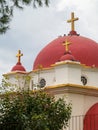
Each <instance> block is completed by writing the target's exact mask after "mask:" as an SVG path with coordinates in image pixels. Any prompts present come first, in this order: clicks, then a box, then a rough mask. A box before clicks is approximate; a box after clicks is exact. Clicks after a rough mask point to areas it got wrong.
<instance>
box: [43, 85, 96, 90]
mask: <svg viewBox="0 0 98 130" xmlns="http://www.w3.org/2000/svg"><path fill="white" fill-rule="evenodd" d="M61 87H77V88H84V89H93V90H98V87H95V86H86V85H85V86H84V85H79V84H70V83H67V84H59V85H54V86H47V87H45V89H51V88H52V89H55V88H61Z"/></svg>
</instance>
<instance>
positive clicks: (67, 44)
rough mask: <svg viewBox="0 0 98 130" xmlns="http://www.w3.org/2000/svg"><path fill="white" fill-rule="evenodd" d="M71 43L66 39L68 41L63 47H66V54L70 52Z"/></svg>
mask: <svg viewBox="0 0 98 130" xmlns="http://www.w3.org/2000/svg"><path fill="white" fill-rule="evenodd" d="M70 44H71V43H70V42H69V41H68V40H67V39H66V41H65V42H64V43H63V46H65V50H66V52H68V51H69V45H70Z"/></svg>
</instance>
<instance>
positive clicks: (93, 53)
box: [33, 35, 98, 69]
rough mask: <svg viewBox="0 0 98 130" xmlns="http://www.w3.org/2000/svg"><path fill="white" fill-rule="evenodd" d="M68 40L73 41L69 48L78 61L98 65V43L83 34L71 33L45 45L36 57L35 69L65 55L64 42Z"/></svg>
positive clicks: (46, 65)
mask: <svg viewBox="0 0 98 130" xmlns="http://www.w3.org/2000/svg"><path fill="white" fill-rule="evenodd" d="M66 40H67V41H68V42H70V43H71V44H70V45H69V50H70V51H71V53H72V55H73V56H74V57H75V59H76V60H77V61H79V62H80V63H82V64H85V65H87V66H93V65H95V67H98V44H97V43H96V42H95V41H93V40H91V39H88V38H85V37H82V36H78V35H69V36H61V37H59V38H57V39H55V40H54V41H52V42H50V43H49V44H48V45H47V46H46V47H44V48H43V49H42V51H41V52H40V53H39V54H38V56H37V57H36V59H35V62H34V66H33V69H37V68H38V65H39V64H41V65H42V66H43V67H44V68H47V67H50V66H51V65H52V64H54V63H55V62H58V61H59V59H60V58H61V57H62V56H63V55H64V52H65V47H64V46H63V45H62V44H63V42H64V41H66Z"/></svg>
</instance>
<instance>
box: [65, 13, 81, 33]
mask: <svg viewBox="0 0 98 130" xmlns="http://www.w3.org/2000/svg"><path fill="white" fill-rule="evenodd" d="M78 19H79V18H78V17H77V18H75V17H74V12H72V13H71V19H70V20H67V22H68V23H71V31H75V25H74V23H75V21H77V20H78Z"/></svg>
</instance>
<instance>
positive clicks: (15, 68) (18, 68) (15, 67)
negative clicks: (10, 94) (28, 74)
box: [11, 62, 26, 71]
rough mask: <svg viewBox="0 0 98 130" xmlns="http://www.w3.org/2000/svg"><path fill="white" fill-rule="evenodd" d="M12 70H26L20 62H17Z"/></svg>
mask: <svg viewBox="0 0 98 130" xmlns="http://www.w3.org/2000/svg"><path fill="white" fill-rule="evenodd" d="M11 71H26V70H25V68H24V67H23V66H22V65H21V63H20V62H17V64H16V65H15V66H14V67H13V68H12V70H11Z"/></svg>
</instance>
